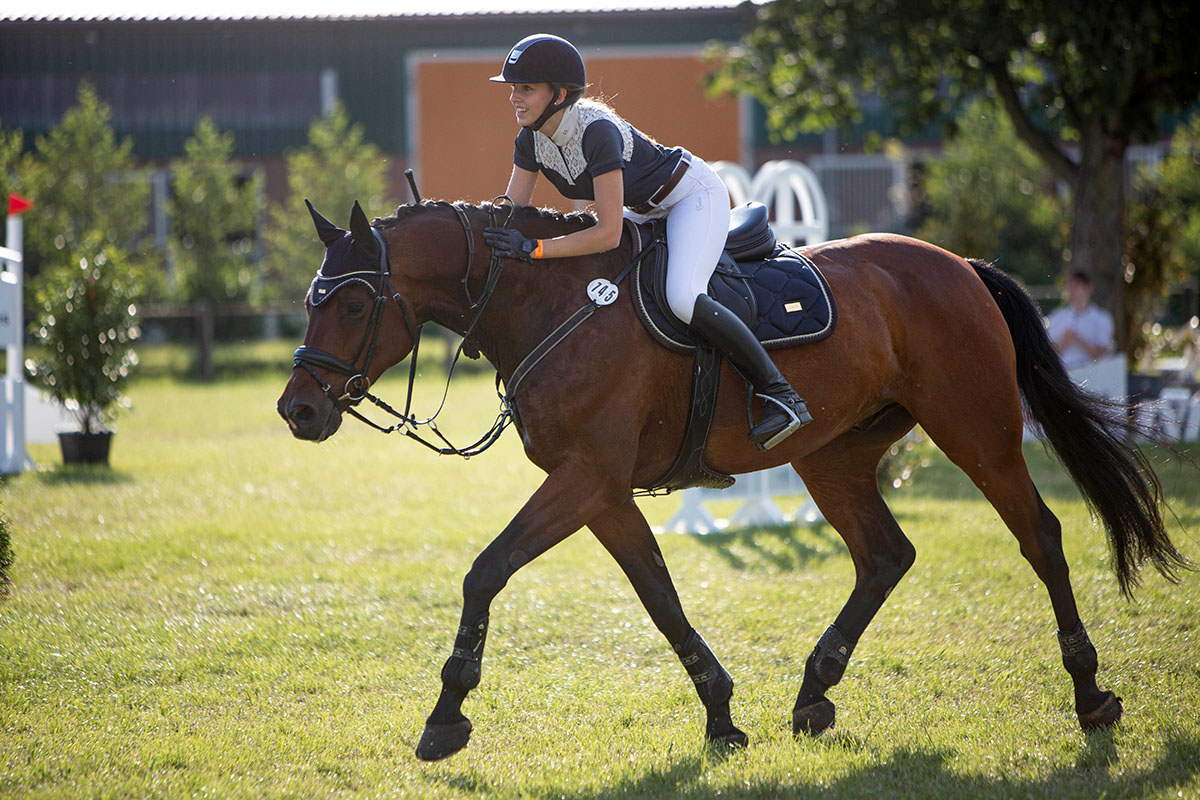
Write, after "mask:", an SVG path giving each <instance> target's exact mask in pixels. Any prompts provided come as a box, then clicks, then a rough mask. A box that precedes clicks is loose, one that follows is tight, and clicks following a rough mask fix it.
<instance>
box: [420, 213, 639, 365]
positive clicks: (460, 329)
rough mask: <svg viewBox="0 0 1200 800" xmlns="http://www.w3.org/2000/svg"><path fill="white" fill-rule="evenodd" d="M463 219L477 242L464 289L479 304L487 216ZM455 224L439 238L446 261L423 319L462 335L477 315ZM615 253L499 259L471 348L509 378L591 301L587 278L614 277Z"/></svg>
mask: <svg viewBox="0 0 1200 800" xmlns="http://www.w3.org/2000/svg"><path fill="white" fill-rule="evenodd" d="M467 214H468V218H469V220H470V224H471V229H472V234H473V236H474V238H475V240H476V241H475V248H474V249H475V252H474V257H473V259H472V263H471V278H470V281H469V286H470V291H471V298H472V299H475V300H478V299H479V298H480V296H481V295H482V294H483V291H484V286H485V284H486V280H487V275H488V273H489V265H490V260H491V250H490V249H489V248H488V247H487V245H485V244H484V243H483V240H482V231H483V228H484V227H486V226H487V225H488V224H490V223H489V219H488V214H487V213H486V211H484V210H482V209H475V208H469V209H467ZM455 226H456V227H457V230H453V229H451V228H449V227H447V228H445V229H444V230H442V231H441V234H442V235H441V236H439V237H438V238H439V239H442V240H443V244H442V248H441V250H442V251H444V255H445V257H444V258H442V259H441V262H440V265H439V267H438V269H439V271H440V272H441V274H440V276H439V278H438V280H437V284H438V291H437V292H436V295H435V296H434V297H432V298H431V302H430V303H429V306H428V316H429V317H430V318H431V319H432V320H433V321H434V322H436V323H438V324H439V325H441V326H442V327H445V328H449V329H450V330H452V331H454V332H455V333H458V334H459V335H463V334H464V333H467V332H468V331H467V329H468V327H469V326H470V325H471V324H472V322H473V321H474V320H475V315H476V312H477V310H478V309H477V308H475V309H473V308H471V306H470V300H469V299H468V297H467V292H466V291H464V289H463V283H462V280H463V275H464V274H465V272H466V269H467V247H466V239H465V236H464V231H463V228H462V225H461V223H459V222H457V221H456V223H455ZM522 227H523V228H528V230H527V231H525V232H526V235H530V236H540V237H542V238H549V237H551V236H555V235H560V234H562V233H564V232H566V231H563V230H556V228H557V227H566V226H563V225H562V224H561V223H558V222H557V221H555V220H553V219H543V220H533V221H529V222H526V223H523V224H522ZM569 230H575V228H569ZM616 252H617V251H614V253H613V254H608V253H605V254H598V255H594V256H584V257H579V258H569V259H553V260H549V261H538V262H534V263H533V264H530V263H527V262H523V261H515V260H507V259H506V260H504V261H502V262H501V263H500V265H499V269H500V270H501V271H500V275H499V278H498V280H497V281H496V285H495V289H494V291H493V293H492V295H491V296H490V297H488V298H487V300H486V305H485V306H484V310H483V313H482V314H480V315H479V319H478V322H477V323H476V324H475V327H474V329H473V330H471V331H470V341H471V343H472V344H474V345H476V346H477V347H478V348H479V349H480V350H481V351H482V352H483V354H484V356H485V357H487V359H488V361H490V362H491V363H492V365H493V366H494V367H496V368H497V369H498V370H499V371H500V373H501V374H502V375H509V374H511V373H512V370H513V369H515V368H516V366H517V364H519V363H520V362H521V360H523V359H524V358H525V356H527V355H528V354H529V352H530V351H532V350H533V348H534V347H536V346H537V344H538V343H539V342H541V341H542V340H543V339H544V338H545V337H546V336H547V335H549V334H550V333H551V332H552V331H553V330H554V329H555V328H556V327H557V326H558V325H560V324H561V323H562V322H563V320H565V319H566V318H567V317H568V316H570V314H572V313H574V312H575V311H576V310H578V309H579V308H580V307H581V306H582V305H584V304H585V303H587V302H588V298H587V296H586V287H587V284H588V281H589V280H590V279H591V278H595V277H607V278H612V277H614V275H612V274H609V273H611V272H613V268H612V267H611V266H610V264H611V263H615V262H616V261H619V260H621V258H620V257H618V256H617V255H616ZM455 253H457V254H458V255H457V257H456V256H455V255H454V254H455ZM455 265H457V267H456V266H455ZM490 268H495V267H494V265H493V266H491V267H490ZM592 273H595V274H592Z"/></svg>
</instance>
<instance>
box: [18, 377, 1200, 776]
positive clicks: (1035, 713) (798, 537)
mask: <svg viewBox="0 0 1200 800" xmlns="http://www.w3.org/2000/svg"><path fill="white" fill-rule="evenodd" d="M284 363H286V360H284ZM285 375H286V372H284V371H280V370H279V369H274V370H270V371H268V372H267V374H265V375H263V376H261V377H245V378H242V379H239V380H234V381H227V382H225V383H221V384H219V385H215V386H204V385H199V384H193V383H186V382H184V383H181V382H178V381H175V380H172V379H168V378H165V377H159V378H150V379H143V380H141V381H139V382H137V383H136V384H134V386H133V387H132V389H131V392H130V394H131V397H132V400H133V403H134V409H133V410H132V411H130V412H127V413H125V414H124V415H123V416H122V417H121V418H120V420H119V434H118V436H117V438H116V440H115V443H114V450H113V464H112V469H111V470H64V469H63V468H62V467H61V465H60V464H59V457H58V453H57V447H45V446H43V447H37V448H34V449H33V456H34V459H35V460H36V462H37V469H36V470H34V471H31V472H28V473H26V474H24V475H22V476H20V477H18V478H15V479H10V480H7V481H6V482H5V483H4V485H3V487H2V488H0V503H2V504H3V509H4V513H5V515H6V516H7V518H8V520H9V522H10V526H11V531H12V541H13V549H14V551H15V556H16V563H15V565H14V567H13V568H12V571H11V572H12V585H11V587H10V593H9V595H8V596H7V597H5V598H0V797H28V796H33V797H38V796H53V797H92V796H101V797H102V796H110V797H155V796H173V797H177V796H200V797H222V798H223V797H247V798H258V797H282V796H289V797H310V796H331V795H353V796H401V797H403V796H411V797H493V796H497V797H513V796H522V797H536V798H559V797H565V798H580V799H582V798H602V797H646V798H659V797H674V796H681V797H716V796H721V797H735V798H737V797H795V796H813V797H816V796H821V797H845V798H860V797H872V798H892V797H938V798H942V797H971V798H1009V797H1054V798H1059V797H1078V798H1096V797H1101V796H1104V797H1108V798H1113V797H1138V798H1142V797H1161V798H1168V797H1170V798H1175V797H1185V798H1186V797H1192V798H1195V797H1200V712H1198V711H1197V709H1198V708H1200V666H1198V660H1200V632H1198V627H1200V623H1198V620H1197V611H1198V610H1200V576H1197V575H1195V574H1188V575H1187V576H1186V577H1185V579H1184V582H1183V583H1182V584H1181V585H1179V586H1171V585H1169V584H1167V583H1166V582H1164V581H1163V580H1162V579H1160V578H1159V577H1158V576H1157V575H1155V574H1148V575H1147V576H1146V585H1145V586H1144V588H1143V589H1142V591H1141V592H1140V593H1139V595H1138V600H1137V601H1136V602H1135V603H1132V604H1131V603H1128V602H1126V601H1124V600H1122V599H1121V597H1120V595H1119V592H1118V591H1117V586H1116V581H1115V579H1114V578H1113V577H1112V575H1111V572H1110V571H1109V569H1108V567H1107V554H1106V550H1105V545H1104V540H1103V535H1102V533H1101V532H1100V531H1099V530H1098V529H1096V528H1095V527H1093V526H1092V525H1091V524H1090V522H1089V521H1088V519H1087V516H1086V511H1085V509H1084V507H1083V505H1082V503H1081V502H1080V500H1079V499H1078V496H1077V495H1076V494H1075V492H1074V490H1073V488H1072V487H1071V485H1070V484H1069V482H1068V481H1067V480H1066V479H1065V478H1064V477H1063V475H1062V473H1061V472H1060V471H1059V470H1058V469H1057V468H1056V467H1055V466H1054V465H1053V463H1052V462H1050V461H1049V460H1048V459H1047V458H1046V457H1045V456H1044V455H1042V453H1041V451H1040V449H1037V448H1031V449H1030V451H1029V457H1030V460H1031V463H1032V464H1033V466H1034V469H1035V472H1036V478H1037V480H1038V483H1039V486H1040V487H1041V488H1042V490H1043V494H1044V496H1045V497H1046V500H1047V502H1048V503H1049V504H1050V506H1051V507H1052V508H1053V509H1054V510H1055V512H1056V513H1057V514H1058V515H1059V516H1060V518H1061V519H1062V520H1063V523H1064V527H1065V528H1066V530H1067V534H1066V547H1067V553H1068V558H1069V559H1070V562H1071V566H1072V577H1073V582H1074V586H1075V589H1076V593H1077V596H1078V599H1079V603H1080V607H1081V610H1082V612H1083V615H1084V620H1085V622H1086V623H1087V624H1088V627H1089V630H1090V632H1091V635H1092V639H1093V641H1094V642H1095V644H1096V646H1097V648H1098V649H1099V651H1100V662H1101V682H1102V684H1103V685H1106V686H1108V687H1111V688H1113V689H1114V690H1115V691H1116V692H1117V693H1118V694H1119V695H1121V696H1122V697H1123V698H1124V700H1125V708H1126V717H1125V719H1124V721H1123V722H1122V723H1121V725H1120V727H1119V728H1117V729H1115V730H1113V731H1110V732H1106V733H1100V734H1094V735H1091V736H1085V735H1084V734H1083V733H1081V732H1080V730H1079V728H1078V725H1077V723H1076V720H1075V715H1074V713H1073V710H1072V705H1071V703H1072V701H1071V693H1070V682H1069V679H1068V677H1067V675H1066V673H1065V671H1064V670H1063V669H1062V667H1061V664H1060V661H1059V653H1058V646H1057V643H1056V640H1055V637H1054V625H1053V618H1052V615H1051V612H1050V606H1049V601H1048V599H1047V598H1046V594H1045V591H1044V589H1043V588H1042V586H1041V584H1040V583H1039V582H1038V581H1037V578H1036V577H1035V575H1034V574H1033V571H1032V570H1031V569H1030V568H1029V566H1028V565H1027V564H1026V563H1025V561H1024V560H1023V559H1022V558H1021V556H1020V554H1019V552H1018V550H1017V546H1016V543H1015V541H1014V540H1013V538H1012V537H1011V536H1010V535H1009V534H1008V533H1007V531H1005V530H1004V529H1003V527H1002V526H1001V524H1000V523H999V519H998V517H997V515H996V513H995V512H994V511H993V510H992V509H991V507H990V506H988V505H987V504H986V503H985V502H984V501H983V500H982V499H981V497H980V496H979V494H978V493H977V492H976V491H975V490H974V488H973V487H971V486H970V485H969V483H967V482H966V480H965V478H963V476H962V475H961V473H959V472H958V471H957V470H956V469H954V468H953V467H952V466H951V465H949V464H948V463H947V462H946V461H945V460H944V459H940V458H937V459H935V461H934V464H933V466H931V467H930V468H928V469H925V470H923V471H921V472H919V473H918V474H917V476H916V479H915V481H914V482H913V484H912V485H911V486H909V487H907V488H906V489H904V490H902V491H900V492H899V493H895V494H893V495H892V496H891V501H890V502H891V505H892V507H893V509H894V511H895V513H896V516H897V518H898V519H899V520H900V523H901V525H902V526H903V527H904V528H905V530H906V532H907V533H908V535H909V537H910V538H911V539H912V540H913V542H914V544H915V545H916V547H917V553H918V555H917V563H916V565H915V566H914V568H913V570H912V571H911V572H910V573H909V575H908V576H907V577H906V578H905V580H904V581H903V582H902V583H901V584H900V586H899V588H898V589H897V590H896V591H895V593H894V594H893V595H892V597H891V599H890V600H889V602H888V603H887V605H885V606H884V608H883V610H882V612H880V615H879V617H878V618H877V619H876V621H875V623H874V624H873V625H872V627H871V628H870V629H869V630H868V632H867V634H866V636H864V638H863V640H862V642H861V643H860V644H859V646H858V648H857V650H855V652H854V658H853V660H852V662H851V666H850V669H849V670H848V671H847V673H846V678H845V680H844V681H843V682H842V683H841V684H840V685H839V686H838V687H837V688H836V689H835V690H833V692H832V693H831V698H832V699H833V700H834V702H836V703H837V704H838V722H837V727H836V729H835V730H834V731H833V732H831V733H830V734H827V735H826V736H823V737H822V738H820V739H818V740H796V739H793V737H792V735H791V721H790V713H791V707H792V703H793V701H794V699H795V693H796V690H797V689H798V688H799V683H800V675H801V673H802V670H803V665H804V660H805V658H806V657H807V655H808V653H809V651H810V650H811V648H812V646H813V644H814V643H815V641H816V639H817V638H818V637H819V636H820V634H821V632H822V631H823V630H824V629H825V627H826V626H827V625H828V624H829V622H830V621H832V619H833V617H834V616H835V615H836V613H837V610H838V608H839V607H840V606H841V604H842V602H843V601H844V599H845V597H846V595H847V593H848V592H849V589H850V586H851V583H852V580H853V569H852V566H851V563H850V560H849V557H848V555H847V554H846V551H845V548H844V546H843V545H842V543H841V540H840V538H839V537H838V536H837V534H836V533H835V532H834V531H832V530H830V529H829V528H827V527H822V526H818V527H815V528H811V529H808V528H805V529H799V530H794V531H773V530H758V531H748V532H737V533H727V534H720V535H714V536H707V537H687V536H663V537H660V543H661V546H662V549H663V551H664V554H665V556H666V558H667V561H668V564H669V566H670V567H671V569H672V572H673V575H674V577H675V581H676V584H677V586H678V588H679V593H680V595H681V597H682V599H683V603H684V607H685V609H686V610H687V611H688V614H689V617H690V618H691V621H692V623H693V624H694V625H695V626H696V627H697V629H699V630H700V631H701V632H702V633H703V634H704V636H705V638H706V639H707V640H708V642H709V643H710V644H711V645H712V647H713V650H714V651H715V652H716V653H717V655H718V656H719V657H720V658H721V659H722V661H723V662H724V663H725V665H726V667H727V668H728V669H729V670H730V672H731V673H732V674H733V676H734V679H735V680H736V681H737V684H738V685H737V689H736V690H735V695H734V703H733V710H734V719H735V722H737V723H738V724H739V725H741V727H742V728H743V729H745V730H746V732H747V733H748V734H749V735H750V737H751V747H750V748H749V749H748V750H746V751H744V752H738V753H735V754H732V755H727V756H726V755H722V754H719V753H713V752H709V751H707V750H706V749H705V748H704V747H703V745H702V734H703V721H704V717H703V710H702V707H701V706H700V704H699V701H698V700H697V699H696V697H695V694H694V692H693V690H692V688H691V684H690V682H689V681H688V680H687V677H686V675H685V673H684V671H683V668H682V667H681V666H680V665H679V663H678V661H677V660H676V658H675V656H674V655H673V654H672V653H671V652H670V649H669V647H668V646H667V645H666V643H665V642H664V641H663V640H662V639H661V638H660V636H659V634H658V633H657V631H656V630H655V629H654V628H653V626H652V625H651V624H650V622H649V620H648V618H647V617H646V615H645V613H644V612H643V611H642V609H641V607H640V605H639V603H638V601H637V599H636V597H635V596H634V594H633V591H632V589H631V588H630V587H629V586H628V584H627V583H626V581H625V579H624V577H623V576H622V575H621V573H620V571H619V570H618V569H617V567H616V565H615V564H614V563H613V562H612V561H611V560H610V559H609V558H608V557H607V555H606V554H605V552H604V550H603V548H601V547H600V546H599V544H598V543H597V542H596V541H595V540H594V539H593V538H591V536H590V535H589V534H588V533H587V532H586V531H585V532H583V533H581V534H579V535H577V536H575V537H573V538H571V539H569V540H568V541H567V542H566V543H564V544H563V545H561V546H560V547H558V548H556V549H555V550H553V551H551V552H550V553H548V554H547V555H546V556H544V557H543V558H541V559H539V560H537V561H535V562H534V563H532V564H530V565H529V566H528V567H526V568H525V569H523V570H522V571H521V572H520V573H519V574H518V575H517V576H516V577H515V578H514V579H513V580H512V581H511V582H510V584H509V586H508V587H507V589H506V590H505V591H504V592H503V593H502V594H501V595H500V597H499V598H498V599H497V602H496V603H495V605H494V607H493V609H492V626H491V631H490V634H489V637H488V651H487V658H486V660H485V665H484V679H483V683H482V684H481V686H480V688H479V689H478V690H477V691H476V692H474V693H473V694H472V696H471V697H470V699H469V700H468V701H467V704H466V706H465V708H464V710H465V711H466V713H467V714H468V715H469V716H470V717H471V718H472V720H473V721H474V723H475V734H474V737H473V739H472V742H471V744H470V746H469V747H468V748H467V749H466V750H465V751H463V752H462V753H460V754H458V755H456V756H454V757H452V758H450V759H448V760H446V761H444V762H439V763H436V764H423V763H420V762H418V761H417V760H416V759H415V758H414V756H413V749H414V747H415V746H416V743H417V739H418V737H419V736H420V732H421V728H422V725H423V722H424V718H425V715H426V714H428V712H429V710H430V709H431V708H432V705H433V701H434V699H435V697H436V694H437V690H438V687H439V680H438V672H439V670H440V668H441V665H442V662H443V660H444V659H445V657H446V655H448V652H449V648H450V646H451V643H452V640H453V636H454V630H455V626H456V625H457V622H458V612H459V605H460V587H461V580H462V576H463V575H464V574H465V573H466V571H467V569H468V568H469V567H470V565H471V561H472V559H473V558H474V557H475V554H476V553H477V552H478V551H479V550H480V549H481V548H483V547H484V546H485V545H486V544H487V542H488V541H489V540H490V539H491V538H492V537H493V536H494V535H495V534H496V533H497V532H498V531H499V529H500V528H501V527H502V526H503V524H504V523H505V522H506V521H507V519H508V518H509V516H511V514H512V513H514V512H515V511H516V509H517V508H518V507H519V506H520V504H521V503H522V502H523V501H524V499H525V498H526V497H527V496H528V495H529V494H530V493H531V492H532V491H533V489H534V488H535V487H536V486H537V484H538V482H539V478H540V473H539V472H538V471H537V470H536V469H535V468H534V467H533V466H532V465H530V464H529V463H528V462H526V461H525V459H524V457H523V456H522V454H521V449H520V443H519V441H518V440H517V437H516V436H515V435H513V434H511V433H510V434H506V436H505V437H504V439H503V440H502V441H501V443H500V444H499V445H497V447H496V448H494V449H493V450H492V451H490V452H488V453H487V454H485V455H484V456H482V457H480V458H477V459H472V460H470V461H462V460H460V459H450V458H439V457H438V456H435V455H433V454H431V453H429V452H427V451H426V450H425V449H424V448H422V447H420V446H419V445H416V444H414V443H411V442H408V441H406V440H404V439H401V438H398V437H390V438H385V437H383V436H380V435H379V434H376V433H374V432H372V431H370V430H368V429H366V428H365V427H364V426H361V425H359V424H357V423H355V422H353V421H352V420H347V422H346V424H345V425H344V426H343V429H342V431H341V432H340V433H339V434H338V435H337V436H336V437H335V438H334V439H333V440H331V441H329V442H326V443H325V444H323V445H319V446H317V445H312V444H308V443H303V442H298V441H295V440H293V439H292V438H291V437H290V435H289V434H288V432H287V429H286V427H285V426H284V425H283V423H282V422H281V421H280V420H279V419H278V418H277V417H276V416H275V412H274V405H275V398H276V397H277V395H278V394H279V392H280V390H281V389H282V385H283V380H284V377H285ZM436 383H437V381H436V376H435V375H431V376H430V379H429V380H427V381H425V382H424V383H423V384H422V386H421V391H420V392H419V396H418V402H419V404H420V408H422V409H431V408H432V407H433V405H434V402H435V400H436V396H437V394H438V393H439V392H440V386H437V385H435V384H436ZM379 389H380V392H381V394H383V395H384V396H385V397H387V398H389V399H393V400H396V401H399V400H402V397H403V387H402V385H401V382H400V381H399V376H398V377H397V378H396V379H395V380H392V381H391V382H390V383H389V382H385V383H383V384H381V386H380V387H379ZM494 404H495V396H494V394H493V392H492V388H491V378H490V376H488V375H486V374H481V373H478V372H476V373H475V374H474V375H470V376H467V377H466V378H465V379H464V380H463V381H462V382H461V383H456V387H455V391H454V392H453V394H452V396H451V403H450V405H449V407H448V411H447V412H446V417H447V419H448V422H447V424H446V425H445V426H444V428H445V429H447V430H448V432H449V433H451V434H454V433H459V434H461V436H462V438H464V439H466V438H467V437H468V436H469V435H471V434H477V433H478V431H479V430H481V429H482V428H484V427H486V425H487V423H488V422H490V420H491V419H492V416H493V414H494V410H495V405H494ZM1196 455H1200V453H1197V452H1196V451H1195V450H1193V456H1196ZM1155 458H1156V459H1157V460H1160V461H1161V460H1162V459H1163V458H1164V457H1163V456H1162V455H1159V454H1155ZM1161 474H1162V476H1163V478H1164V482H1165V483H1166V484H1167V486H1168V491H1169V494H1170V497H1171V498H1172V505H1173V508H1174V511H1175V514H1176V515H1177V516H1178V521H1179V524H1178V525H1174V523H1173V525H1174V527H1173V532H1174V534H1173V535H1174V537H1175V539H1176V541H1177V542H1178V543H1179V545H1180V547H1181V549H1182V550H1183V551H1184V552H1185V553H1186V554H1187V555H1189V556H1190V557H1192V558H1193V559H1197V560H1200V542H1198V541H1197V536H1196V531H1197V530H1198V529H1200V478H1198V475H1197V473H1196V472H1194V471H1189V470H1186V469H1181V468H1180V467H1178V466H1177V465H1176V464H1175V463H1174V462H1169V463H1166V464H1164V465H1163V468H1162V470H1161ZM677 502H678V501H677V500H676V499H674V498H665V499H655V500H652V501H648V502H645V503H644V504H643V507H644V508H645V509H646V511H647V515H648V516H649V517H650V518H651V521H652V522H662V521H664V520H665V519H666V518H667V517H668V516H669V515H670V514H671V513H672V512H673V510H674V509H675V506H676V504H677Z"/></svg>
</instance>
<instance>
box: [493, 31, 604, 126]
mask: <svg viewBox="0 0 1200 800" xmlns="http://www.w3.org/2000/svg"><path fill="white" fill-rule="evenodd" d="M489 80H491V81H495V82H496V83H548V84H550V86H551V88H552V89H553V90H554V96H555V97H556V98H557V97H558V90H559V89H566V90H567V97H566V99H565V100H563V101H562V102H561V103H556V102H553V101H552V102H551V103H550V104H549V105H548V106H546V110H545V111H543V112H542V115H541V116H540V117H538V118H537V120H536V121H535V122H534V123H533V126H532V127H533V129H534V130H535V131H536V130H538V129H539V128H541V127H542V125H544V124H545V122H546V120H548V119H549V118H550V116H551V115H552V114H554V113H555V112H556V111H558V110H559V109H562V108H566V107H567V106H569V105H571V104H572V103H574V102H575V101H576V100H578V99H579V98H580V97H582V96H583V89H584V87H585V86H587V71H586V70H585V69H584V66H583V56H581V55H579V51H578V50H576V49H575V45H573V44H571V43H570V42H568V41H567V40H566V39H563V38H562V37H560V36H554V35H553V34H549V33H535V34H533V35H532V36H526V37H525V38H524V39H522V40H521V41H519V42H517V43H516V44H515V45H513V49H512V50H510V51H509V53H508V58H506V59H505V60H504V67H503V69H501V70H500V74H499V75H493V76H492V77H491V78H489Z"/></svg>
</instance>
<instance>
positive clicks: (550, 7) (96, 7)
mask: <svg viewBox="0 0 1200 800" xmlns="http://www.w3.org/2000/svg"><path fill="white" fill-rule="evenodd" d="M744 1H745V0H595V2H594V3H588V4H584V3H579V2H574V3H572V2H570V1H569V0H434V1H433V2H430V0H420V2H413V1H412V0H342V2H330V1H329V0H202V1H201V2H199V3H181V2H178V0H176V2H163V1H162V0H104V2H102V3H97V2H95V0H24V2H25V3H27V5H26V7H25V8H23V9H22V8H20V7H17V8H14V7H13V6H14V5H15V3H14V4H9V3H6V4H5V5H6V6H8V7H7V8H6V9H5V10H3V11H0V21H30V22H38V21H44V22H52V21H57V22H66V21H131V22H132V21H151V20H177V21H187V20H243V19H364V18H374V17H393V18H396V17H400V18H402V17H454V16H478V15H488V14H503V15H524V14H579V13H605V12H614V11H673V10H702V9H726V8H733V7H735V6H738V5H741V4H742V2H744ZM753 1H754V2H762V0H753Z"/></svg>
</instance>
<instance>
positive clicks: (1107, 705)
mask: <svg viewBox="0 0 1200 800" xmlns="http://www.w3.org/2000/svg"><path fill="white" fill-rule="evenodd" d="M1124 711H1125V709H1124V706H1122V705H1121V698H1119V697H1117V696H1116V695H1115V694H1113V693H1112V692H1105V693H1104V702H1103V703H1101V704H1100V705H1099V706H1097V707H1096V708H1095V709H1093V710H1091V711H1089V712H1087V713H1086V714H1080V715H1079V727H1080V728H1083V729H1084V730H1085V731H1094V730H1097V729H1098V728H1107V727H1110V726H1112V725H1116V724H1117V722H1119V721H1120V719H1121V714H1123V713H1124Z"/></svg>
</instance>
